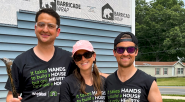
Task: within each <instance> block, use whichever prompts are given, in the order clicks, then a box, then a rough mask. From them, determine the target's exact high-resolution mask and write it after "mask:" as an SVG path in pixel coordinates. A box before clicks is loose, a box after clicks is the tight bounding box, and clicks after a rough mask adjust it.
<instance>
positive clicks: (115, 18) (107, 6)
mask: <svg viewBox="0 0 185 102" xmlns="http://www.w3.org/2000/svg"><path fill="white" fill-rule="evenodd" d="M131 2H132V0H2V1H1V2H0V8H1V9H0V14H1V17H0V23H5V24H14V25H17V15H16V12H17V11H18V10H20V9H21V10H28V11H34V12H37V11H38V10H39V9H42V8H52V9H54V10H55V11H56V12H57V13H58V14H59V15H60V16H68V17H75V18H81V19H88V20H93V21H98V22H109V23H115V24H123V25H131V7H132V5H131V4H132V3H131ZM133 6H135V5H133Z"/></svg>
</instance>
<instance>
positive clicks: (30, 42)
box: [0, 11, 131, 102]
mask: <svg viewBox="0 0 185 102" xmlns="http://www.w3.org/2000/svg"><path fill="white" fill-rule="evenodd" d="M34 26H35V13H34V12H32V13H30V12H26V11H19V12H17V25H4V24H1V25H0V58H3V57H6V58H10V59H12V60H14V58H15V57H16V56H17V55H19V54H21V53H22V52H24V51H26V50H28V49H30V48H32V47H34V46H35V45H36V44H37V38H36V36H35V32H34ZM60 28H61V32H60V35H59V36H58V37H57V38H56V41H55V46H58V47H60V48H63V49H65V50H68V51H71V50H72V46H73V45H74V44H75V42H76V41H77V40H89V41H90V42H91V43H92V44H93V46H94V49H95V51H96V54H97V66H98V68H99V69H100V71H101V72H103V73H113V72H114V71H115V70H116V69H117V62H116V59H115V58H114V56H113V52H112V50H113V42H114V38H115V37H116V36H117V35H118V34H119V33H120V32H122V31H131V27H130V26H123V25H113V24H106V23H99V22H94V21H90V20H88V21H87V20H81V19H76V18H69V17H61V25H60ZM7 78H8V76H7V72H6V68H5V65H4V63H3V62H2V61H0V102H5V98H6V95H7V92H8V91H7V90H6V89H4V86H5V84H6V81H7Z"/></svg>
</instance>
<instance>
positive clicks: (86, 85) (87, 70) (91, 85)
mask: <svg viewBox="0 0 185 102" xmlns="http://www.w3.org/2000/svg"><path fill="white" fill-rule="evenodd" d="M72 54H73V55H72V57H73V60H74V62H75V63H76V65H77V66H78V68H76V69H75V70H74V71H73V74H71V75H70V76H68V77H66V78H65V79H64V80H63V82H62V85H61V91H60V92H61V93H60V102H84V101H86V102H105V91H104V88H103V86H104V79H105V78H104V77H102V76H100V75H99V71H98V68H97V66H96V53H95V52H94V48H93V46H92V44H91V43H90V42H89V41H87V40H79V41H77V42H76V44H75V45H74V46H73V50H72ZM92 66H93V67H92Z"/></svg>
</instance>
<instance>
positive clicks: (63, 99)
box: [60, 74, 106, 102]
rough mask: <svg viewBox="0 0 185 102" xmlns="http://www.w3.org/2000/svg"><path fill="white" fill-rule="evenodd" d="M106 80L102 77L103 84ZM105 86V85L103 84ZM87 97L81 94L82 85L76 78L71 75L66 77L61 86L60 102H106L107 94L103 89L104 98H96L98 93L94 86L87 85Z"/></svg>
mask: <svg viewBox="0 0 185 102" xmlns="http://www.w3.org/2000/svg"><path fill="white" fill-rule="evenodd" d="M104 80H105V78H104V77H102V83H104ZM103 85H104V84H103ZM85 91H86V92H87V95H85V94H83V93H81V92H80V84H79V82H78V81H77V79H76V77H75V76H74V75H73V74H71V75H70V76H68V77H66V78H65V80H64V81H63V84H62V85H61V94H60V95H61V96H60V102H105V95H106V92H105V91H104V89H102V96H95V94H96V93H97V91H95V90H94V87H93V86H89V85H86V89H85Z"/></svg>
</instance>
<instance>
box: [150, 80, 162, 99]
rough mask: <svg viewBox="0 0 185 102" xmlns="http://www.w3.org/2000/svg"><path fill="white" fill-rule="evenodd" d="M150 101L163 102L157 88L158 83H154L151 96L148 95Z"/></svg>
mask: <svg viewBox="0 0 185 102" xmlns="http://www.w3.org/2000/svg"><path fill="white" fill-rule="evenodd" d="M148 101H149V102H162V97H161V93H160V91H159V88H158V86H157V83H156V81H153V83H152V85H151V88H150V91H149V94H148Z"/></svg>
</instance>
